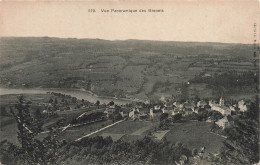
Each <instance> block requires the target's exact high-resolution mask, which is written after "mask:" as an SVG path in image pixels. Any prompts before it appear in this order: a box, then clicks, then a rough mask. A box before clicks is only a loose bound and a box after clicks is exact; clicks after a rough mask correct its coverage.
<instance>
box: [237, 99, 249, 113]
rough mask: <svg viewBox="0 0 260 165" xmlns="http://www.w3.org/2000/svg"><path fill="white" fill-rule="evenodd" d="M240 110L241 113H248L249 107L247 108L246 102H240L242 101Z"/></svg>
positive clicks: (239, 105)
mask: <svg viewBox="0 0 260 165" xmlns="http://www.w3.org/2000/svg"><path fill="white" fill-rule="evenodd" d="M238 108H239V109H240V111H242V112H245V111H247V106H246V104H245V101H244V100H240V101H239V102H238Z"/></svg>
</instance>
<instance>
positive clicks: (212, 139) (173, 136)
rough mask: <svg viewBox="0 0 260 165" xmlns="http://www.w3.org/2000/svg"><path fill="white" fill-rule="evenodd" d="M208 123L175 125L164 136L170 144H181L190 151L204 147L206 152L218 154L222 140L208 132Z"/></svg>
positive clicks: (194, 122)
mask: <svg viewBox="0 0 260 165" xmlns="http://www.w3.org/2000/svg"><path fill="white" fill-rule="evenodd" d="M210 125H211V124H210V123H207V122H197V121H189V122H184V123H177V124H175V126H174V127H172V128H171V129H170V131H169V132H168V133H167V134H166V135H165V138H166V139H167V140H168V141H170V142H171V143H176V142H181V143H183V144H184V145H185V146H186V147H188V148H190V149H191V150H192V149H194V148H197V149H199V148H200V147H203V146H205V147H206V152H211V153H215V152H218V151H219V150H220V148H221V146H222V145H223V144H222V142H223V141H224V138H223V137H221V136H219V135H215V134H213V133H210V132H209V128H210Z"/></svg>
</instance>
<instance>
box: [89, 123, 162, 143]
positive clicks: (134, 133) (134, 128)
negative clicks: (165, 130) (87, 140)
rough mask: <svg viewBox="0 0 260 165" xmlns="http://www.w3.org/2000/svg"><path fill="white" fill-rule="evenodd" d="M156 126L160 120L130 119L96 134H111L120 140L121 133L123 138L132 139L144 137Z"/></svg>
mask: <svg viewBox="0 0 260 165" xmlns="http://www.w3.org/2000/svg"><path fill="white" fill-rule="evenodd" d="M155 126H158V122H145V121H131V120H128V121H124V122H121V123H119V124H117V125H115V126H113V127H110V128H108V129H105V130H103V131H101V132H99V133H97V134H96V135H94V136H103V137H107V136H111V137H112V139H114V140H115V139H116V140H118V136H119V135H120V139H121V140H125V141H132V140H136V139H142V138H143V137H144V136H145V135H147V133H148V132H149V131H151V130H152V129H153V128H154V127H155Z"/></svg>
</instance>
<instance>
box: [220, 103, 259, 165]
mask: <svg viewBox="0 0 260 165" xmlns="http://www.w3.org/2000/svg"><path fill="white" fill-rule="evenodd" d="M258 107H259V104H258V101H257V100H256V103H252V104H251V105H250V106H249V109H248V112H246V113H244V114H242V115H241V116H239V117H238V118H237V119H236V120H235V122H234V125H233V127H231V128H228V129H225V132H226V134H227V139H226V140H225V141H224V147H222V148H221V154H220V157H219V158H218V159H217V160H221V163H223V164H231V163H233V164H238V165H242V164H255V163H257V162H259V148H258V142H259V138H258V126H259V121H258V110H259V109H258Z"/></svg>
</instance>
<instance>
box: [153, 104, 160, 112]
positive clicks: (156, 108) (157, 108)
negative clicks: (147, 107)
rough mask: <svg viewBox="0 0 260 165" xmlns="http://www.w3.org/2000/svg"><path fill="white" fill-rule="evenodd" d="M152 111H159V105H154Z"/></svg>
mask: <svg viewBox="0 0 260 165" xmlns="http://www.w3.org/2000/svg"><path fill="white" fill-rule="evenodd" d="M153 109H154V110H156V111H157V110H160V109H161V106H160V105H155V106H154V107H153Z"/></svg>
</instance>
